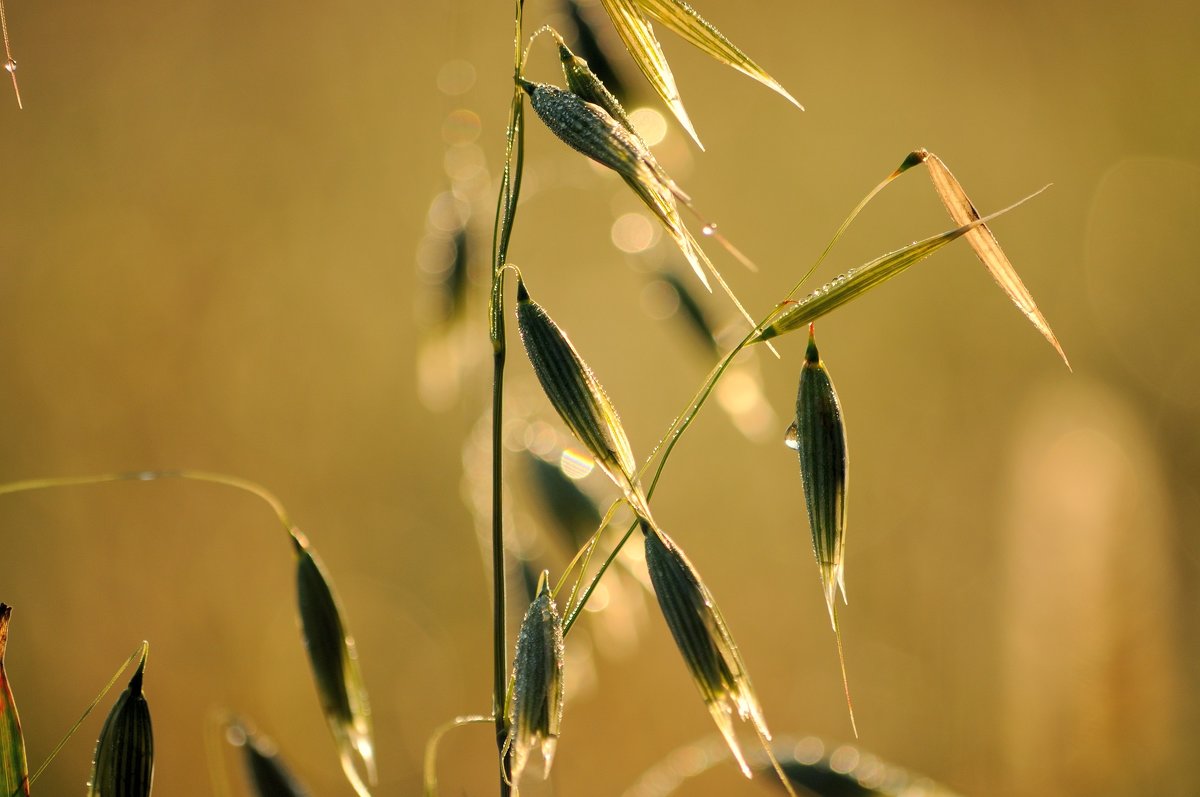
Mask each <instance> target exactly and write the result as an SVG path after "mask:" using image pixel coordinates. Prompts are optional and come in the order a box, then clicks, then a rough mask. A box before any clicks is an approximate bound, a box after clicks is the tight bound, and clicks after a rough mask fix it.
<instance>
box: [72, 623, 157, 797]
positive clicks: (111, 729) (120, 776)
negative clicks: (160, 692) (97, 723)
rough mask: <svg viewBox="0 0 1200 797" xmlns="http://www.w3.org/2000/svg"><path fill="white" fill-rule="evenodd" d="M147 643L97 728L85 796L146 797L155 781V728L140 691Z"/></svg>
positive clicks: (147, 650) (147, 705)
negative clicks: (135, 668)
mask: <svg viewBox="0 0 1200 797" xmlns="http://www.w3.org/2000/svg"><path fill="white" fill-rule="evenodd" d="M149 650H150V646H149V645H147V644H146V643H142V658H141V661H140V662H139V663H138V668H137V670H136V671H135V672H134V674H133V678H131V679H130V681H129V686H128V687H126V689H125V691H124V692H122V693H121V695H120V697H118V698H117V702H116V703H114V704H113V707H112V710H111V711H110V712H109V713H108V717H107V719H105V720H104V726H103V727H102V728H101V729H100V738H99V740H98V741H97V742H96V754H95V757H94V758H93V759H92V776H91V778H90V779H89V780H88V797H148V795H149V794H150V789H151V787H152V785H153V783H154V729H153V727H152V725H151V722H150V706H149V704H148V703H147V702H146V696H145V694H144V693H143V692H142V679H143V677H144V675H145V671H146V657H147V655H148V654H149Z"/></svg>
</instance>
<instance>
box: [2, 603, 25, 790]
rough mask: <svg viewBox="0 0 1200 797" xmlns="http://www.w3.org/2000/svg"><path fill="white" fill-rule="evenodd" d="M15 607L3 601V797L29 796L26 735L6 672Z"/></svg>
mask: <svg viewBox="0 0 1200 797" xmlns="http://www.w3.org/2000/svg"><path fill="white" fill-rule="evenodd" d="M11 616H12V607H11V606H8V605H7V604H4V603H0V789H3V795H4V797H12V795H21V796H22V797H29V762H28V761H27V759H26V758H25V735H24V734H23V733H22V732H21V717H20V716H19V715H18V714H17V704H16V703H15V702H14V701H13V693H12V687H11V686H10V685H9V683H8V675H7V674H6V673H5V671H4V653H5V651H6V650H7V649H8V623H9V618H10V617H11Z"/></svg>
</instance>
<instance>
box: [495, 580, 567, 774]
mask: <svg viewBox="0 0 1200 797" xmlns="http://www.w3.org/2000/svg"><path fill="white" fill-rule="evenodd" d="M549 576H550V572H549V571H542V574H541V577H540V578H539V579H538V586H537V597H536V598H534V600H533V602H532V603H531V604H530V605H529V610H528V611H527V612H526V613H525V619H524V621H523V622H522V623H521V631H520V633H519V634H518V636H517V651H516V654H515V655H514V656H513V669H512V683H513V690H512V700H511V701H510V702H509V706H508V737H507V739H505V743H504V745H505V748H506V749H507V750H508V751H510V753H511V756H512V785H513V786H514V787H516V786H517V784H518V782H519V780H520V778H521V773H522V772H523V771H524V769H525V765H526V764H527V763H528V761H529V754H530V752H532V751H533V750H534V749H535V748H537V749H540V751H541V754H542V760H543V762H544V763H545V771H544V775H543V777H547V776H549V774H550V766H551V764H552V763H553V762H554V748H555V746H556V745H557V744H558V734H559V729H560V728H561V726H562V713H563V627H562V618H561V617H559V615H558V608H557V607H556V606H555V605H554V598H553V597H551V595H550V584H549Z"/></svg>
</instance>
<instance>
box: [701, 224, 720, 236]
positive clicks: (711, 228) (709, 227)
mask: <svg viewBox="0 0 1200 797" xmlns="http://www.w3.org/2000/svg"><path fill="white" fill-rule="evenodd" d="M700 232H702V233H704V234H705V235H715V234H716V232H717V225H715V224H705V225H704V226H703V227H701V228H700Z"/></svg>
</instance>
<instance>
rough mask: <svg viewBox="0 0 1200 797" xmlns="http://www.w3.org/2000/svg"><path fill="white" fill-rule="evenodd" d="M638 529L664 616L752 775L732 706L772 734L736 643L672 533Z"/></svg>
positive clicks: (764, 732) (760, 729) (747, 773)
mask: <svg viewBox="0 0 1200 797" xmlns="http://www.w3.org/2000/svg"><path fill="white" fill-rule="evenodd" d="M642 533H643V535H645V538H646V569H647V570H648V571H649V572H650V582H651V583H652V584H653V585H654V594H655V595H656V596H657V597H658V605H659V607H660V608H661V609H662V614H663V619H665V620H666V621H667V627H668V628H670V629H671V636H673V637H674V638H675V645H676V646H677V647H678V648H679V652H680V654H682V656H683V660H684V662H685V663H686V664H687V666H688V669H689V670H690V671H691V673H692V680H693V681H695V682H696V687H697V688H698V689H699V690H700V695H701V696H702V697H703V698H704V703H705V704H706V705H707V706H708V710H709V713H711V714H712V718H713V721H714V722H716V723H717V728H718V729H719V730H720V731H721V735H722V736H724V737H725V743H726V744H727V745H729V749H730V751H731V752H732V753H733V756H734V758H736V759H737V762H738V765H739V766H740V767H741V769H742V773H743V774H744V775H745V776H746V777H750V768H749V766H747V764H746V759H745V756H744V755H743V754H742V749H741V746H740V745H739V744H738V740H737V736H736V734H735V733H734V731H733V713H734V711H737V714H738V717H739V718H741V719H742V720H744V721H749V722H751V723H752V724H753V725H754V728H755V730H756V731H757V732H758V733H759V735H760V736H761V737H762V738H764V739H770V738H771V733H770V731H769V730H768V729H767V723H766V720H764V719H763V715H762V708H761V707H760V706H759V704H758V698H757V697H756V696H755V694H754V687H753V686H752V685H751V683H750V676H749V674H748V673H747V672H746V665H745V664H744V663H743V662H742V657H741V654H740V653H738V648H737V643H735V642H734V641H733V637H732V636H731V635H730V634H729V629H728V628H726V626H725V621H724V619H723V618H722V617H721V612H720V610H719V609H718V608H717V604H716V602H715V601H714V600H713V597H712V595H711V594H710V593H709V591H708V588H707V587H705V586H704V582H703V581H701V580H700V574H699V573H697V572H696V569H695V568H694V567H693V566H692V564H691V562H689V561H688V559H687V557H686V556H684V554H683V551H681V550H679V547H678V546H677V545H676V544H675V542H674V541H673V540H672V539H671V538H670V537H668V536H667V535H666V534H664V533H663V532H661V531H659V530H658V529H656V528H653V527H651V526H650V525H649V524H647V523H645V522H643V523H642Z"/></svg>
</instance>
